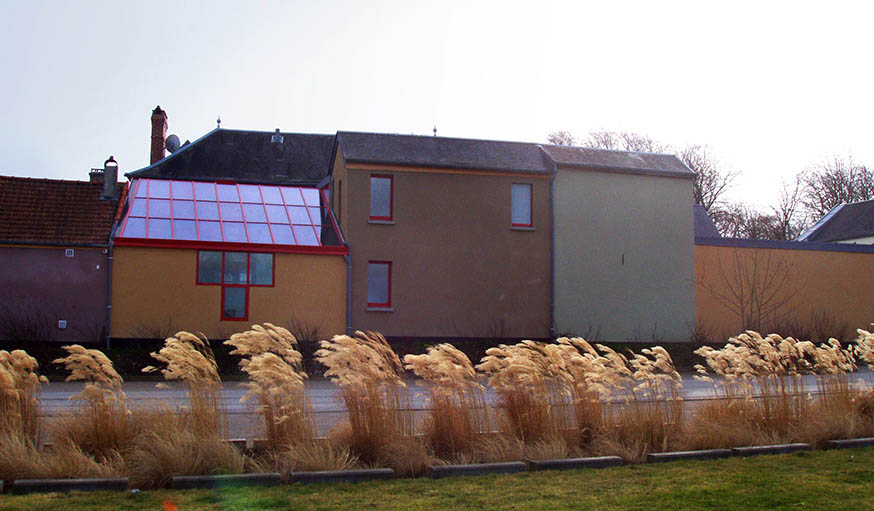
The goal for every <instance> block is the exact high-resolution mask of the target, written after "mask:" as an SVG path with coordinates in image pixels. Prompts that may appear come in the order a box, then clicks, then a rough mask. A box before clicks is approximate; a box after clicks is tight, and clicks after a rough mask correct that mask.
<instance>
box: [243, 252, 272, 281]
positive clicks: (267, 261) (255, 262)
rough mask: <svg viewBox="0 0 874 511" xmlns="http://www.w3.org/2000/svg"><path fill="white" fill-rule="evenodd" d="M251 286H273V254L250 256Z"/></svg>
mask: <svg viewBox="0 0 874 511" xmlns="http://www.w3.org/2000/svg"><path fill="white" fill-rule="evenodd" d="M249 284H261V285H265V286H269V285H272V284H273V254H249Z"/></svg>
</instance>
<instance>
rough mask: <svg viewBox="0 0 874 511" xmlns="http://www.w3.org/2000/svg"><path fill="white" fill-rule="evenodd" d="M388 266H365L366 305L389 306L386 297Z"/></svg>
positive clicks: (387, 297) (380, 264) (379, 264)
mask: <svg viewBox="0 0 874 511" xmlns="http://www.w3.org/2000/svg"><path fill="white" fill-rule="evenodd" d="M388 278H389V265H388V264H386V263H369V264H368V265H367V303H368V304H372V305H389V296H388Z"/></svg>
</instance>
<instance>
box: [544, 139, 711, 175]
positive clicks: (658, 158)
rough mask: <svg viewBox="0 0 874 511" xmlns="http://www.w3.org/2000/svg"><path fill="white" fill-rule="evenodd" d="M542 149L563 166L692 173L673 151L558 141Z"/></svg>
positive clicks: (650, 172) (625, 170)
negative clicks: (604, 147)
mask: <svg viewBox="0 0 874 511" xmlns="http://www.w3.org/2000/svg"><path fill="white" fill-rule="evenodd" d="M543 150H544V152H546V154H548V155H549V157H550V158H552V160H553V161H555V163H556V164H558V165H561V166H565V167H580V168H589V169H598V170H606V171H614V172H626V173H632V174H650V175H656V176H672V177H683V178H689V179H691V178H693V177H694V176H695V174H694V173H693V172H692V171H691V170H689V167H687V166H686V165H685V164H684V163H683V162H682V161H680V159H679V158H677V157H676V156H674V155H672V154H659V153H637V152H632V151H616V150H608V149H593V148H590V147H573V146H557V145H544V146H543Z"/></svg>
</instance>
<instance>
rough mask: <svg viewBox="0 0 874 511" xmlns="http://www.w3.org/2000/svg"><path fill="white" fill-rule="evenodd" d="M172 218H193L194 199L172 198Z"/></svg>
mask: <svg viewBox="0 0 874 511" xmlns="http://www.w3.org/2000/svg"><path fill="white" fill-rule="evenodd" d="M173 218H194V201H191V200H176V199H173Z"/></svg>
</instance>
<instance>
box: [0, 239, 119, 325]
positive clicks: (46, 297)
mask: <svg viewBox="0 0 874 511" xmlns="http://www.w3.org/2000/svg"><path fill="white" fill-rule="evenodd" d="M66 248H72V249H73V250H74V256H73V257H66V256H65V255H64V252H65V250H66ZM107 262H108V259H107V255H106V254H104V253H103V249H100V248H79V247H22V246H0V286H2V296H0V314H2V315H3V317H2V318H0V323H3V320H5V319H6V316H7V315H11V316H12V321H18V322H21V321H34V322H36V323H37V324H38V325H42V326H41V327H40V331H41V332H44V333H45V335H46V336H47V339H38V340H53V341H59V342H73V341H76V342H99V341H100V340H101V338H102V333H101V331H102V329H103V328H104V325H105V324H106V291H107V281H106V279H107V276H108V274H109V273H108V268H107ZM61 319H65V320H67V328H66V329H60V328H58V320H61ZM2 330H5V329H2ZM2 337H4V332H2V331H0V338H2ZM40 337H42V336H40Z"/></svg>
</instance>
